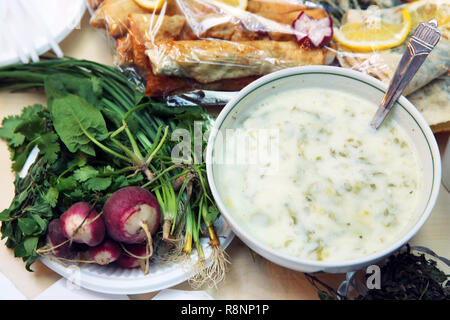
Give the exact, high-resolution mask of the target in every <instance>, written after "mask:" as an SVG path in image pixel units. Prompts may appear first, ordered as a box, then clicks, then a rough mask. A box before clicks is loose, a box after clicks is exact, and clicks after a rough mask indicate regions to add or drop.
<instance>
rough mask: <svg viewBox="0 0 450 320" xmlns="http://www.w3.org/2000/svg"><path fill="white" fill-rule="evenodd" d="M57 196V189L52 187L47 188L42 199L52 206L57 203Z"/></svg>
mask: <svg viewBox="0 0 450 320" xmlns="http://www.w3.org/2000/svg"><path fill="white" fill-rule="evenodd" d="M58 196H59V191H58V189H56V188H53V187H52V188H50V189H48V191H47V193H46V194H45V196H44V199H45V201H46V202H47V203H48V204H49V205H50V206H51V207H52V208H54V207H56V204H57V203H58Z"/></svg>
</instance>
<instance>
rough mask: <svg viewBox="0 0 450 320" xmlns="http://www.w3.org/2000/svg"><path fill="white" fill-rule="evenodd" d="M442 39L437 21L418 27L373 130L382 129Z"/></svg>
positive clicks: (378, 113)
mask: <svg viewBox="0 0 450 320" xmlns="http://www.w3.org/2000/svg"><path fill="white" fill-rule="evenodd" d="M440 37H441V33H440V31H439V29H438V28H437V22H436V21H435V20H431V21H429V22H422V23H420V24H419V25H418V26H417V28H416V30H415V31H414V34H413V36H412V37H411V39H410V40H409V43H408V46H407V48H406V50H405V53H404V54H403V57H402V59H401V60H400V63H399V65H398V67H397V70H396V71H395V74H394V77H393V78H392V80H391V83H390V85H389V88H388V90H387V92H386V94H385V96H384V97H383V100H382V101H381V104H380V106H379V107H378V110H377V112H376V113H375V116H374V117H373V119H372V121H371V123H370V126H371V127H372V128H374V129H378V128H379V127H380V125H381V123H382V122H383V121H384V119H385V118H386V116H387V115H388V113H389V111H391V109H392V107H393V106H394V104H395V102H396V101H397V99H398V98H399V97H400V95H401V94H402V92H403V90H404V89H405V87H406V86H407V84H408V83H409V82H410V81H411V79H412V78H413V77H414V75H415V74H416V72H417V70H419V68H420V66H421V65H422V63H423V62H424V61H425V59H426V57H427V56H428V54H429V53H430V52H431V50H433V48H434V47H435V46H436V44H437V43H438V42H439V39H440Z"/></svg>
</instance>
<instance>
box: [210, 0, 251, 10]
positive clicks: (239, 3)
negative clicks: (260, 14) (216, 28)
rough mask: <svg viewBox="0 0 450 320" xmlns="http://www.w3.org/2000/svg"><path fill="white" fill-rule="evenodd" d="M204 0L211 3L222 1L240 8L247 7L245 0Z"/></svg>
mask: <svg viewBox="0 0 450 320" xmlns="http://www.w3.org/2000/svg"><path fill="white" fill-rule="evenodd" d="M206 1H209V2H211V3H214V2H216V4H217V3H223V4H226V5H229V6H231V7H234V8H239V9H242V10H245V9H247V5H248V1H247V0H206Z"/></svg>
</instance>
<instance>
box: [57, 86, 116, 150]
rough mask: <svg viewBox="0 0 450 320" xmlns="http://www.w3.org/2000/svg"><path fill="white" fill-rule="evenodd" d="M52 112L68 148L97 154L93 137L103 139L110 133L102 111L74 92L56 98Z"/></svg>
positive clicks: (58, 131) (58, 130)
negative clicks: (73, 93)
mask: <svg viewBox="0 0 450 320" xmlns="http://www.w3.org/2000/svg"><path fill="white" fill-rule="evenodd" d="M51 112H52V117H53V125H54V127H55V130H56V132H57V133H58V135H59V137H60V138H61V140H62V141H63V142H64V144H65V145H66V147H67V149H69V151H70V152H77V151H78V150H80V151H82V152H84V153H87V154H89V155H92V156H95V151H94V146H93V143H92V139H96V140H98V141H101V140H104V139H105V138H106V137H107V135H108V130H107V128H106V123H105V119H104V118H103V116H102V114H101V112H100V111H99V110H97V109H96V108H95V107H94V106H92V105H91V104H89V103H88V102H87V101H86V100H84V99H83V98H80V97H78V96H75V95H72V94H69V95H67V96H64V97H62V98H56V99H54V101H53V106H52V109H51Z"/></svg>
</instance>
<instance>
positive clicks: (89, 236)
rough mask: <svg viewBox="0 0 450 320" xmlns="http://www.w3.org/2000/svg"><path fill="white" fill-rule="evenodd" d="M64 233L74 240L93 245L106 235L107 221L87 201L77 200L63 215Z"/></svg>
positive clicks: (62, 225)
mask: <svg viewBox="0 0 450 320" xmlns="http://www.w3.org/2000/svg"><path fill="white" fill-rule="evenodd" d="M60 219H61V227H62V229H63V232H64V235H65V236H66V237H67V238H68V239H72V241H74V242H78V243H85V244H87V245H89V246H91V247H94V246H96V245H98V244H100V243H101V242H102V241H103V238H104V237H105V223H104V222H103V219H102V217H99V216H98V213H97V211H95V209H94V208H92V207H91V206H90V205H89V204H88V203H86V202H77V203H75V204H74V205H72V206H71V207H70V208H69V209H68V210H67V211H66V212H64V213H63V214H62V215H61V218H60Z"/></svg>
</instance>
